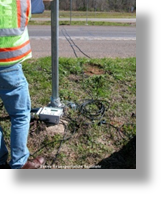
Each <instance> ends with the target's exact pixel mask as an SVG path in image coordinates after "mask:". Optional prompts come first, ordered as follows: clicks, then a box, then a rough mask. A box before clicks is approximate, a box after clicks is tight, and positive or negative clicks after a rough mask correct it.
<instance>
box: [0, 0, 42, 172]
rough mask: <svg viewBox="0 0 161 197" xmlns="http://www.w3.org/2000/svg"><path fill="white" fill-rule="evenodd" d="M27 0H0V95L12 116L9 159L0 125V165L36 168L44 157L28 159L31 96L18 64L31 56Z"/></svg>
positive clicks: (29, 8) (13, 167) (28, 4)
mask: <svg viewBox="0 0 161 197" xmlns="http://www.w3.org/2000/svg"><path fill="white" fill-rule="evenodd" d="M30 15H31V2H30V0H0V98H1V100H2V101H3V104H4V106H5V109H6V111H7V112H8V114H9V116H10V118H11V143H10V146H11V160H10V162H9V163H7V161H8V150H7V148H6V146H5V142H4V138H3V133H2V128H1V127H0V168H1V169H6V168H11V169H37V168H39V167H40V166H41V165H43V164H44V162H45V160H44V158H43V157H38V158H36V159H34V160H30V161H29V159H28V158H29V150H28V148H27V138H28V131H29V125H30V110H31V103H30V95H29V90H28V83H27V81H26V78H25V76H24V74H23V71H22V66H21V63H22V62H23V61H24V60H26V59H28V58H31V56H32V54H31V47H30V41H29V36H28V30H27V24H28V21H29V18H30Z"/></svg>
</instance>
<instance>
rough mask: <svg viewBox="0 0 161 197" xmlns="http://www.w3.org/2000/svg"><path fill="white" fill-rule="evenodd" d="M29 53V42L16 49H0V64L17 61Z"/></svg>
mask: <svg viewBox="0 0 161 197" xmlns="http://www.w3.org/2000/svg"><path fill="white" fill-rule="evenodd" d="M29 53H31V47H30V41H29V40H28V41H27V42H25V43H23V44H22V45H20V46H17V47H11V48H5V49H3V48H2V49H1V48H0V63H1V62H8V63H9V62H12V61H18V60H20V59H22V58H23V57H25V56H26V55H28V54H29Z"/></svg>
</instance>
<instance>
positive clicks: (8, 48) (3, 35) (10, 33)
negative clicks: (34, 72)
mask: <svg viewBox="0 0 161 197" xmlns="http://www.w3.org/2000/svg"><path fill="white" fill-rule="evenodd" d="M30 14H31V2H30V0H6V1H4V2H2V1H0V66H6V65H13V64H15V63H18V62H23V61H24V60H25V59H28V58H30V57H31V56H32V55H31V46H30V41H29V36H28V30H27V24H28V21H29V17H30Z"/></svg>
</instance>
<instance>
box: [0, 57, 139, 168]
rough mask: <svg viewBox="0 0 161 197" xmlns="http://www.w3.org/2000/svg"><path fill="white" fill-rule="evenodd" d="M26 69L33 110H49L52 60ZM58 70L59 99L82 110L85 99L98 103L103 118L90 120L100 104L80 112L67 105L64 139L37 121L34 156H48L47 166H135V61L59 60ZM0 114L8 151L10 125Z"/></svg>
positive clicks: (33, 133)
mask: <svg viewBox="0 0 161 197" xmlns="http://www.w3.org/2000/svg"><path fill="white" fill-rule="evenodd" d="M23 69H24V73H25V75H26V77H27V80H28V82H29V84H30V86H29V88H30V94H31V101H32V108H35V107H41V106H46V105H47V104H48V102H49V101H50V96H51V94H52V93H51V89H52V88H51V80H52V79H51V77H52V76H51V57H46V58H40V59H30V60H28V61H26V62H24V64H23ZM59 72H60V75H59V77H60V86H59V87H60V90H59V94H60V99H61V101H62V102H64V103H66V106H67V104H68V101H72V102H74V103H76V104H77V106H80V105H81V104H82V103H84V101H85V100H86V99H93V100H99V101H101V104H103V105H104V106H105V107H106V111H105V114H104V116H103V117H102V116H98V117H99V119H98V120H97V119H96V120H94V119H93V120H91V119H90V118H91V117H92V115H93V114H95V113H96V112H98V108H99V107H100V105H101V104H98V105H95V103H90V104H89V105H87V106H86V108H85V109H84V111H82V112H80V111H79V110H73V109H71V108H69V107H67V108H66V110H65V115H64V117H63V119H65V120H66V121H67V122H68V124H67V125H66V126H65V124H64V123H63V122H60V124H61V126H62V128H66V129H65V130H66V132H65V136H64V137H63V134H62V133H59V132H58V133H56V134H52V135H49V134H48V133H47V128H48V126H49V125H48V124H46V123H44V122H41V121H39V120H34V121H33V122H32V123H31V128H30V132H29V140H28V147H29V149H30V152H31V155H34V156H36V155H43V156H45V157H46V159H47V162H46V166H49V168H50V167H51V166H52V168H89V167H91V166H98V165H101V167H102V168H126V169H129V168H136V149H135V146H136V144H135V142H134V138H135V136H136V119H135V109H136V58H126V59H120V58H116V59H110V58H104V59H85V58H78V59H74V58H60V59H59ZM0 104H1V103H0ZM0 116H1V117H3V118H4V120H1V121H0V124H1V126H2V127H3V130H4V136H5V141H6V143H7V146H8V148H9V146H10V138H9V134H10V121H9V120H7V119H5V117H6V116H7V113H6V111H5V109H4V107H2V106H1V111H0ZM60 143H61V149H60V151H59V154H58V155H57V153H58V152H57V151H58V150H59V147H60ZM131 143H132V144H131ZM116 153H117V154H116ZM115 154H116V155H115ZM55 155H57V157H56V161H55V160H54V158H55ZM53 160H54V162H53ZM102 162H103V163H102ZM106 164H108V165H106ZM98 167H100V166H98Z"/></svg>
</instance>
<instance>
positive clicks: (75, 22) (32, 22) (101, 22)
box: [29, 21, 135, 26]
mask: <svg viewBox="0 0 161 197" xmlns="http://www.w3.org/2000/svg"><path fill="white" fill-rule="evenodd" d="M29 25H51V22H50V21H30V22H29ZM59 25H70V21H59ZM71 25H81V26H82V25H86V22H85V21H72V22H71ZM88 25H90V26H134V25H135V24H133V23H119V22H105V21H88Z"/></svg>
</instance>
